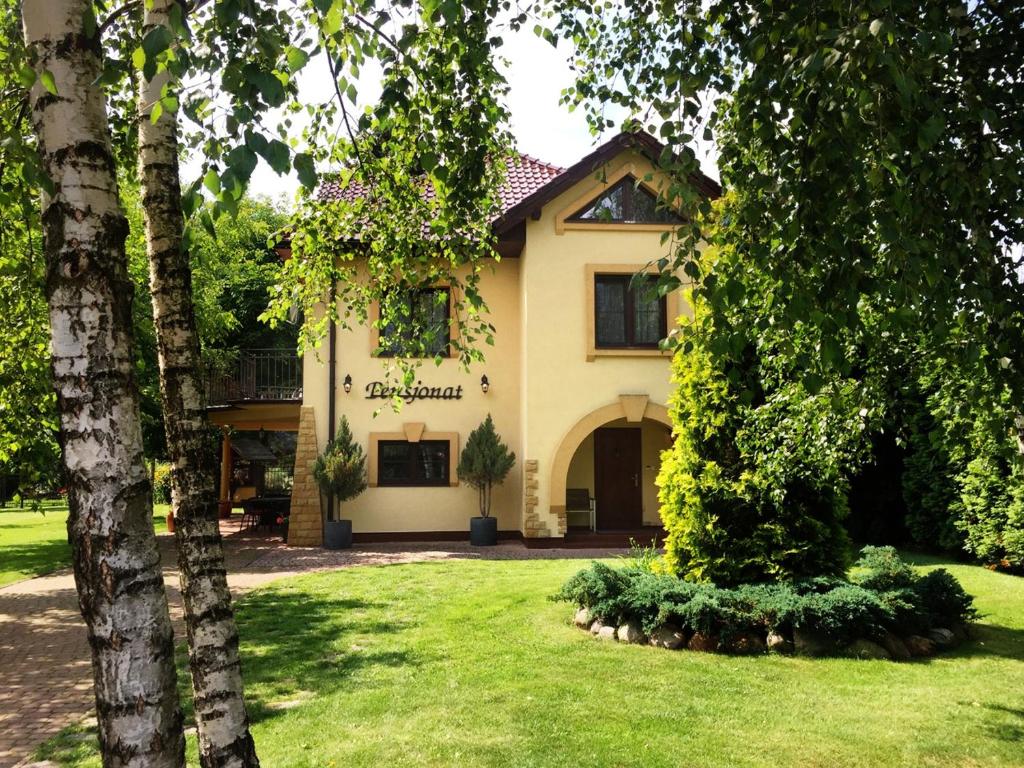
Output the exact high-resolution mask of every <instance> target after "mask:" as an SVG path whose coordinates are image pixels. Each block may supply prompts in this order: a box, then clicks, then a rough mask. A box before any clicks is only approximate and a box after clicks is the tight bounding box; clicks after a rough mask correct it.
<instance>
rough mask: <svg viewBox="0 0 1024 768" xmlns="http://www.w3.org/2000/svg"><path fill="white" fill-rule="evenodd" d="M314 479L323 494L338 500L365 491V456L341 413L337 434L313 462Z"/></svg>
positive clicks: (346, 499)
mask: <svg viewBox="0 0 1024 768" xmlns="http://www.w3.org/2000/svg"><path fill="white" fill-rule="evenodd" d="M313 478H314V479H315V480H316V482H317V485H319V486H320V490H321V491H322V492H323V493H324V494H327V495H333V496H334V497H335V498H336V499H337V500H338V501H339V502H343V501H348V500H349V499H354V498H355V497H356V496H358V495H359V494H360V493H362V492H363V491H365V490H366V485H367V483H366V456H365V455H364V454H363V447H362V446H361V445H359V443H357V442H355V440H354V439H353V437H352V429H351V428H350V427H349V425H348V419H346V418H345V417H344V416H342V417H341V425H340V426H339V428H338V434H337V436H336V437H335V438H334V439H333V440H331V442H329V443H328V444H327V447H326V448H325V449H324V452H323V453H322V454H321V455H320V456H319V457H317V460H316V462H315V463H314V464H313Z"/></svg>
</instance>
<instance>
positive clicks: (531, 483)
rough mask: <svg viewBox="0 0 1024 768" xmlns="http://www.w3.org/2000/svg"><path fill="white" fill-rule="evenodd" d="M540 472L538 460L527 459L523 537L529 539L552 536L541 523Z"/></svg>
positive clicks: (524, 478) (524, 470)
mask: <svg viewBox="0 0 1024 768" xmlns="http://www.w3.org/2000/svg"><path fill="white" fill-rule="evenodd" d="M539 471H540V463H539V462H538V461H537V460H536V459H527V460H526V461H524V462H523V536H524V538H528V539H538V538H548V537H550V536H551V529H550V528H549V527H548V525H547V524H546V523H544V522H543V521H541V519H540V512H539V511H538V509H539V505H540V498H539V497H538V490H539V488H540V480H539V479H538V477H537V475H538V474H539ZM563 514H564V513H563Z"/></svg>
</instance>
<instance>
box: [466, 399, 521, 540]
mask: <svg viewBox="0 0 1024 768" xmlns="http://www.w3.org/2000/svg"><path fill="white" fill-rule="evenodd" d="M515 463H516V455H515V454H514V453H512V452H511V451H510V450H509V449H508V446H507V445H505V444H504V443H503V442H502V441H501V438H500V437H498V433H497V432H495V430H494V422H493V421H492V420H491V415H490V414H487V418H486V419H485V420H484V422H483V424H481V425H480V426H479V427H477V428H476V429H474V430H473V431H472V432H471V433H470V435H469V439H468V440H466V447H465V448H463V450H462V455H461V456H460V457H459V466H458V473H459V479H461V480H463V481H464V482H466V483H468V484H469V485H470V486H471V487H473V488H476V489H477V491H478V492H479V494H480V517H474V518H472V519H471V520H470V522H469V543H470V544H473V545H475V546H478V547H480V546H494V545H495V544H497V543H498V521H497V519H496V518H493V517H491V490H492V488H493V487H494V486H495V485H500V484H501V482H502V481H503V480H504V479H505V477H506V476H507V475H508V473H509V470H511V469H512V465H514V464H515Z"/></svg>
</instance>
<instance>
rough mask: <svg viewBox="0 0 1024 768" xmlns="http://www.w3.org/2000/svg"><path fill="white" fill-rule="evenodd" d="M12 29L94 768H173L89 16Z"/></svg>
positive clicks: (173, 737) (169, 636)
mask: <svg viewBox="0 0 1024 768" xmlns="http://www.w3.org/2000/svg"><path fill="white" fill-rule="evenodd" d="M22 19H23V25H24V33H25V42H26V45H27V47H28V50H29V53H30V56H31V57H32V60H33V62H34V66H35V69H36V72H37V73H39V74H40V79H39V81H38V82H37V83H36V84H35V86H34V87H33V88H32V92H31V96H30V98H31V106H32V120H33V125H34V128H35V132H36V136H37V139H38V143H39V151H40V157H41V160H42V164H43V168H44V170H45V171H46V173H47V174H48V175H49V177H50V179H51V180H52V181H53V184H54V194H53V196H52V197H50V196H47V195H44V198H43V200H42V221H43V228H44V244H45V252H46V261H47V279H46V293H47V300H48V303H49V312H50V326H51V337H52V340H51V344H52V350H51V352H52V363H53V375H54V386H55V388H56V391H57V403H58V410H59V414H60V440H61V446H62V450H63V459H64V464H65V467H66V470H67V481H68V501H69V505H70V508H71V511H70V515H69V517H68V537H69V539H70V541H71V545H72V555H73V561H74V571H75V583H76V586H77V589H78V598H79V606H80V608H81V612H82V617H83V618H84V619H85V623H86V626H87V630H88V635H89V644H90V646H91V649H92V667H93V678H94V687H95V693H96V714H97V719H98V723H99V737H100V747H101V750H102V753H103V764H104V765H105V766H116V767H118V768H120V767H121V766H132V767H135V766H137V767H138V768H143V766H145V767H147V768H165V767H166V768H177V767H178V766H183V765H184V739H183V737H182V722H181V711H180V708H179V706H178V697H177V690H176V687H175V671H174V638H173V633H172V630H171V622H170V616H169V615H168V609H167V597H166V594H165V593H164V583H163V577H162V573H161V569H160V554H159V551H158V549H157V545H156V537H155V535H154V533H153V524H152V517H151V510H150V486H149V479H148V477H147V475H146V468H145V465H144V462H143V456H142V430H141V425H140V420H139V405H138V392H137V387H136V383H135V379H134V360H133V356H132V349H133V346H132V327H131V301H132V284H131V282H130V280H129V278H128V273H127V261H126V257H125V250H124V243H125V236H126V234H127V232H128V223H127V220H126V219H125V216H124V213H123V211H122V210H121V207H120V202H119V200H118V193H117V180H116V174H115V168H114V159H113V154H112V152H111V144H110V134H109V128H108V123H107V115H106V105H105V102H104V97H103V94H102V92H101V91H100V90H99V88H98V87H97V86H96V85H95V84H94V83H95V81H96V78H97V77H98V76H99V74H100V55H101V53H100V47H99V41H98V39H97V37H96V33H95V28H96V25H95V23H88V22H92V21H94V20H93V11H92V5H91V3H90V2H88V0H25V2H24V3H23V9H22ZM90 29H91V30H93V31H91V32H87V30H90ZM51 77H52V80H51ZM47 85H52V86H55V88H56V94H53V93H51V92H50V91H49V90H48V88H47V87H46V86H47Z"/></svg>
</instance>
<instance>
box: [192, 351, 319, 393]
mask: <svg viewBox="0 0 1024 768" xmlns="http://www.w3.org/2000/svg"><path fill="white" fill-rule="evenodd" d="M301 399H302V361H301V360H300V359H299V356H298V355H296V354H295V353H294V352H291V351H289V350H286V349H247V350H244V351H243V352H241V353H240V354H239V356H238V361H237V363H236V365H235V370H234V371H233V372H232V373H229V374H219V375H218V374H212V375H210V376H208V377H207V391H206V402H207V403H208V404H209V405H224V404H225V403H237V402H244V401H247V400H301Z"/></svg>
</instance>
